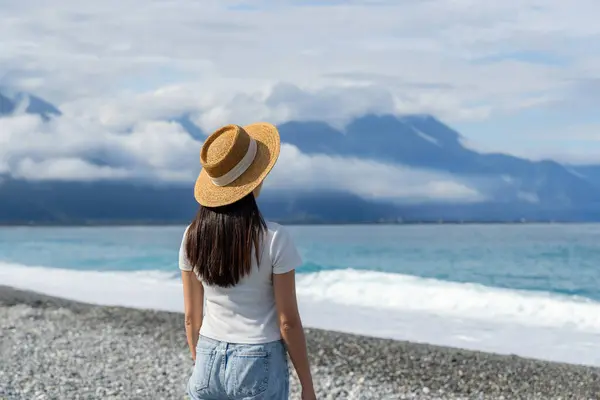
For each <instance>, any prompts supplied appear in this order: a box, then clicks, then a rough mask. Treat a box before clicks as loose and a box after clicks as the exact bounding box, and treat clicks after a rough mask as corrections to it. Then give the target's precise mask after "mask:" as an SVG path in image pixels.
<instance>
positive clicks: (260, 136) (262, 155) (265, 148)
mask: <svg viewBox="0 0 600 400" xmlns="http://www.w3.org/2000/svg"><path fill="white" fill-rule="evenodd" d="M244 130H245V131H246V132H247V133H248V135H250V136H251V137H252V138H253V139H254V140H255V141H256V144H257V149H256V156H255V157H254V161H253V162H252V164H251V165H250V167H249V168H248V169H247V170H246V171H245V172H244V173H243V174H242V175H240V177H239V178H237V179H236V180H235V181H233V182H232V183H230V184H229V185H227V186H217V185H215V184H214V183H213V182H212V180H211V179H210V177H209V176H208V174H207V173H206V171H205V170H204V169H202V171H200V175H199V176H198V179H197V180H196V185H195V186H194V197H195V198H196V201H197V202H198V203H200V204H201V205H202V206H205V207H221V206H226V205H228V204H232V203H235V202H236V201H238V200H240V199H242V198H244V197H245V196H247V195H248V194H250V193H251V192H252V191H253V190H254V189H256V188H257V187H258V186H259V185H260V184H261V183H262V181H263V180H264V179H265V178H266V177H267V175H268V174H269V172H271V169H273V166H275V163H276V162H277V158H278V157H279V151H280V148H281V144H280V139H279V132H278V131H277V128H276V127H275V125H272V124H269V123H266V122H258V123H254V124H251V125H247V126H244Z"/></svg>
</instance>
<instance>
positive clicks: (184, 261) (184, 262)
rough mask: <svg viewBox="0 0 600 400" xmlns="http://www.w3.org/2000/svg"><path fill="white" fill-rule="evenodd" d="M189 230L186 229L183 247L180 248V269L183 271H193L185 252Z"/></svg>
mask: <svg viewBox="0 0 600 400" xmlns="http://www.w3.org/2000/svg"><path fill="white" fill-rule="evenodd" d="M188 228H189V227H188ZM188 228H186V229H185V232H184V233H183V239H182V240H181V246H180V247H179V269H180V270H182V271H191V270H192V266H191V265H190V261H189V260H188V257H187V252H186V251H185V238H186V236H187V231H188Z"/></svg>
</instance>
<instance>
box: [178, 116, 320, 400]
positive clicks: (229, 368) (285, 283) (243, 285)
mask: <svg viewBox="0 0 600 400" xmlns="http://www.w3.org/2000/svg"><path fill="white" fill-rule="evenodd" d="M279 148H280V141H279V133H278V132H277V129H276V128H275V127H274V126H273V125H271V124H267V123H257V124H252V125H249V126H246V127H244V128H242V127H239V126H236V125H228V126H225V127H223V128H221V129H219V130H217V131H216V132H214V133H213V134H212V135H210V136H209V137H208V138H207V139H206V141H205V142H204V145H203V146H202V150H201V152H200V162H201V164H202V167H203V168H202V171H201V172H200V176H199V177H198V179H197V181H196V186H195V189H194V196H195V198H196V200H197V201H198V203H200V209H199V211H198V213H197V215H196V217H195V219H194V220H193V221H192V223H191V224H190V226H189V227H188V228H187V229H186V233H185V234H184V237H183V241H182V243H181V249H180V251H179V268H180V269H181V270H182V271H181V275H182V279H183V295H184V303H185V327H186V334H187V339H188V345H189V347H190V351H191V352H192V358H193V359H194V361H195V366H194V371H193V373H192V376H191V377H190V379H189V382H188V394H189V395H190V397H191V398H192V399H195V400H200V399H215V400H216V399H253V400H258V399H287V398H288V397H289V371H288V364H287V354H286V350H287V353H289V356H290V358H291V360H292V363H293V364H294V367H295V369H296V372H297V374H298V378H299V379H300V383H301V385H302V398H303V399H307V400H310V399H315V398H316V397H315V393H314V388H313V383H312V377H311V373H310V368H309V363H308V356H307V350H306V340H305V338H304V330H303V328H302V322H301V320H300V316H299V313H298V306H297V303H296V288H295V275H294V270H295V268H297V267H298V266H300V265H301V263H302V261H301V259H300V256H299V255H298V252H297V250H296V248H295V246H294V244H293V242H292V239H291V237H290V235H289V233H288V232H287V231H286V230H285V229H284V228H283V227H282V226H280V225H277V224H275V223H270V222H265V221H264V219H263V217H262V215H261V213H260V211H259V209H258V206H257V204H256V201H255V199H256V197H257V196H258V194H259V193H260V189H261V187H262V182H263V180H264V179H265V177H266V176H267V174H268V173H269V172H270V171H271V169H272V168H273V166H274V165H275V162H276V161H277V158H278V156H279Z"/></svg>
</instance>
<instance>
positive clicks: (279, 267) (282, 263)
mask: <svg viewBox="0 0 600 400" xmlns="http://www.w3.org/2000/svg"><path fill="white" fill-rule="evenodd" d="M271 259H272V261H273V273H274V274H285V273H286V272H290V271H291V270H294V269H296V268H298V267H299V266H300V265H302V258H301V257H300V254H298V249H296V245H295V244H294V241H293V240H292V237H291V235H290V234H289V232H288V231H287V229H285V228H284V227H282V226H280V227H279V228H278V229H277V230H276V231H275V233H274V234H273V241H272V242H271Z"/></svg>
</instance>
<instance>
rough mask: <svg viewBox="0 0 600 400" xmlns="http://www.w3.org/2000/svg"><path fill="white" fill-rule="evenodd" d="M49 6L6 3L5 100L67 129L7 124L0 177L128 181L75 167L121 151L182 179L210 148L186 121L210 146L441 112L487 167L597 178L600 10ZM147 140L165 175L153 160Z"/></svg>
mask: <svg viewBox="0 0 600 400" xmlns="http://www.w3.org/2000/svg"><path fill="white" fill-rule="evenodd" d="M40 4H41V3H39V1H36V0H0V9H2V13H0V37H2V38H3V39H2V51H1V52H0V71H3V72H2V74H0V86H1V87H8V88H10V89H12V90H23V91H29V92H32V93H35V94H37V95H40V96H42V97H44V98H46V99H48V100H49V101H51V102H52V103H54V104H56V105H58V106H59V107H60V108H61V110H62V111H63V116H62V117H61V118H59V119H57V120H56V121H54V122H53V124H51V125H44V126H43V127H42V125H39V121H31V120H28V119H27V118H26V117H23V116H18V117H15V118H14V119H12V120H9V119H7V118H4V119H3V121H2V129H3V132H0V143H2V146H3V147H2V150H0V172H2V169H3V164H4V169H5V170H6V169H7V168H8V167H9V166H10V165H12V164H14V160H15V159H17V158H18V157H20V158H19V160H21V161H22V163H23V165H24V167H23V168H24V170H28V169H27V168H26V167H27V166H32V165H37V164H36V163H38V164H39V163H48V162H50V161H49V160H50V159H49V158H48V157H50V156H48V155H47V154H50V153H51V154H52V157H54V158H52V160H53V161H52V162H53V163H54V164H52V165H53V168H54V169H52V171H56V173H64V174H66V175H69V174H70V172H69V171H70V168H76V169H78V171H79V172H81V171H91V172H90V174H92V175H94V174H96V175H98V176H113V175H112V174H116V176H121V175H127V174H129V173H131V171H120V170H117V171H112V170H110V171H108V170H102V171H98V170H96V169H94V168H95V167H94V168H92V166H89V165H88V166H85V165H83V164H82V161H81V159H80V158H79V157H78V154H80V153H78V152H85V151H91V150H90V149H91V148H93V149H96V150H97V149H98V148H102V149H113V148H114V146H117V147H118V148H119V151H126V152H133V153H135V154H138V153H139V156H134V157H139V163H138V164H136V165H138V166H139V168H140V170H139V171H138V172H139V173H140V174H144V173H147V171H148V168H154V169H157V171H159V172H156V173H160V174H163V175H165V176H166V178H167V179H178V176H179V175H178V172H177V168H176V166H177V165H179V164H178V163H177V160H179V159H181V157H184V156H185V157H188V156H189V157H192V156H193V157H194V159H195V158H197V157H196V155H195V154H194V153H195V152H196V151H197V149H196V148H195V147H197V144H194V143H190V142H187V139H184V138H183V136H181V135H183V133H182V132H180V131H179V129H180V128H178V127H177V126H176V125H173V124H168V123H166V122H165V120H168V119H169V118H170V117H172V116H173V115H181V114H183V113H185V114H188V115H190V117H191V118H192V120H193V121H194V122H196V123H197V124H198V125H200V126H201V127H202V128H203V129H204V130H206V131H210V130H212V129H215V128H217V127H218V126H219V125H221V124H225V123H230V122H234V123H239V124H244V123H248V122H252V121H256V120H268V121H272V122H275V123H278V122H284V121H287V120H290V119H299V120H308V119H320V120H324V121H327V122H329V123H331V124H332V125H335V126H343V125H344V124H345V123H347V122H348V121H349V120H351V119H352V118H353V117H356V116H358V115H361V114H364V113H367V112H375V113H395V114H407V113H430V114H433V115H435V116H436V117H438V118H439V119H441V120H443V121H445V122H447V123H448V124H450V125H451V126H452V127H454V128H456V129H457V130H458V131H460V132H461V133H462V134H463V135H464V136H465V143H466V144H467V145H468V146H471V147H474V148H477V149H479V150H483V151H501V152H507V153H512V154H516V155H519V156H523V157H529V158H532V159H540V158H548V157H551V158H555V159H558V160H560V161H564V162H569V163H590V162H594V163H600V156H599V154H600V145H599V144H598V143H600V140H599V139H600V113H598V112H597V108H598V104H600V95H599V93H600V76H599V75H600V24H598V23H597V15H600V2H598V1H597V0H574V1H571V2H565V1H563V0H505V1H502V2H499V1H481V0H429V1H419V0H402V1H398V0H393V1H392V0H387V1H386V0H377V1H375V0H371V1H369V0H353V1H319V2H317V1H308V2H307V1H293V0H287V1H278V2H275V1H252V2H250V1H246V2H242V1H228V0H201V1H200V0H171V1H153V2H148V1H145V0H105V1H102V2H81V1H78V0H56V1H54V2H52V6H51V7H50V6H48V7H44V6H43V5H42V6H41V5H40ZM49 129H50V130H52V132H53V134H56V135H58V136H60V137H61V140H63V141H66V143H68V145H66V146H65V148H67V149H68V151H67V150H61V151H58V150H54V149H52V151H49V150H48V149H43V148H41V147H40V146H36V145H35V143H38V142H39V143H42V142H43V138H44V137H40V138H41V139H39V140H38V138H37V137H31V138H30V142H29V143H30V144H23V143H22V141H18V140H16V139H15V138H19V137H22V136H23V135H25V134H26V133H23V132H30V131H32V130H33V132H34V133H32V135H34V134H35V132H38V133H40V134H42V133H44V132H42V131H47V130H49ZM123 132H134V133H137V134H139V135H140V136H139V137H137V136H136V135H135V134H134V135H133V136H132V137H124V136H123V135H122V133H123ZM27 134H28V133H27ZM44 134H47V132H45V133H44ZM159 134H162V135H170V136H169V140H168V141H167V143H165V142H164V139H161V138H160V137H156V138H155V136H156V135H159ZM3 135H4V136H3ZM143 135H146V136H143ZM148 138H153V139H152V140H155V142H156V146H155V147H153V148H152V152H153V155H154V157H155V161H153V163H154V164H152V165H150V164H148V162H147V161H144V160H143V156H142V150H140V149H138V147H143V146H144V140H147V139H148ZM174 138H177V139H174ZM161 140H162V141H161ZM32 143H33V144H32ZM153 143H154V142H153ZM188 148H194V149H195V150H194V152H190V154H188ZM44 152H46V153H44ZM166 152H174V153H173V154H167V153H166ZM178 152H179V153H178ZM16 154H18V155H19V156H18V157H17V156H16ZM44 154H46V155H44ZM289 154H290V157H291V156H292V155H293V154H295V155H296V156H297V157H303V155H299V154H296V153H294V152H293V151H291V150H290V152H289ZM136 159H137V158H136ZM11 160H12V161H11ZM23 160H28V161H23ZM303 160H304V161H298V165H304V164H302V163H303V162H305V161H306V160H305V159H303ZM9 161H11V162H9ZM21 161H20V162H21ZM344 162H345V161H343V160H342V161H340V163H341V164H343V163H344ZM11 163H12V164H11ZM44 165H46V164H44ZM332 165H333V164H332ZM46 166H47V165H46ZM380 167H381V168H384V166H380ZM332 168H333V167H332ZM138 172H136V173H138ZM83 175H86V174H83ZM161 176H162V175H161ZM186 176H187V175H186Z"/></svg>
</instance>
